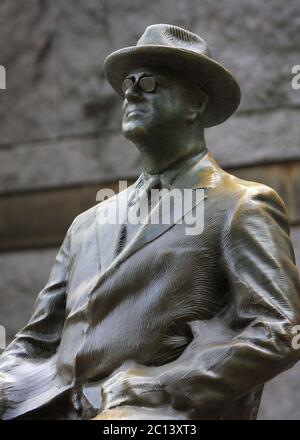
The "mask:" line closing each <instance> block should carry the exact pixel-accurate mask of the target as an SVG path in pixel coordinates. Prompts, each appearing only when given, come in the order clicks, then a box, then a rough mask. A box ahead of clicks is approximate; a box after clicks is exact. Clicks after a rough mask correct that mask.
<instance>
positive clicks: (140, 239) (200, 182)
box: [97, 152, 222, 270]
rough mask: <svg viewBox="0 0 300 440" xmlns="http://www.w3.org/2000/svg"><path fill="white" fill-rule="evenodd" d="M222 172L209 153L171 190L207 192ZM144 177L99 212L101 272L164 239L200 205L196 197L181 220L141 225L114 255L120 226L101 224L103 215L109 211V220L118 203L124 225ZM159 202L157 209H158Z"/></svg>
mask: <svg viewBox="0 0 300 440" xmlns="http://www.w3.org/2000/svg"><path fill="white" fill-rule="evenodd" d="M221 173H222V170H221V169H220V168H219V166H218V165H217V163H216V162H215V160H214V158H213V156H212V155H211V153H209V152H207V153H206V154H204V156H203V157H202V158H200V159H198V160H197V161H193V162H192V163H191V166H189V167H188V169H187V170H186V171H185V172H184V173H183V174H180V175H179V176H177V178H176V179H175V180H174V182H173V184H172V186H171V189H175V188H178V189H187V188H189V189H198V188H199V189H204V190H205V189H209V188H213V187H215V186H216V185H217V184H218V182H219V180H220V178H221ZM141 178H143V173H142V175H141V176H139V178H138V179H137V181H136V182H135V183H134V184H133V185H131V186H130V187H128V188H127V189H126V190H124V191H122V192H121V193H119V194H117V195H116V196H114V197H113V198H111V199H109V200H108V201H107V203H105V204H103V203H102V204H100V205H99V207H98V209H97V234H98V240H99V255H100V265H101V266H102V270H106V269H109V268H113V267H114V266H117V265H118V264H120V263H121V262H122V261H124V260H125V259H127V258H128V257H129V256H130V255H132V254H133V253H134V252H136V251H137V250H138V249H140V248H141V247H143V246H145V245H146V244H147V243H149V242H150V241H153V240H154V239H156V238H158V237H159V236H161V235H162V234H163V233H165V232H166V231H167V230H168V229H170V228H171V227H172V226H173V225H174V224H175V223H176V222H178V221H179V220H180V219H181V218H182V217H183V215H185V214H187V213H188V212H189V211H190V210H191V209H193V207H194V206H196V205H197V203H200V202H201V200H200V201H199V200H198V202H197V198H194V200H193V204H192V206H191V208H190V209H189V211H186V212H184V213H182V214H181V215H180V216H179V217H178V218H175V217H174V218H173V221H172V222H171V223H170V224H151V223H150V222H149V223H146V224H144V225H141V228H140V229H139V230H138V232H137V234H136V236H135V237H134V238H133V239H132V241H131V242H130V243H128V245H126V246H125V248H124V249H123V251H122V252H121V253H120V254H119V255H117V256H115V248H116V246H117V243H118V240H119V235H120V229H121V224H109V223H108V224H103V223H104V222H103V220H102V221H101V217H102V216H103V214H104V210H106V218H110V216H111V215H113V214H114V211H113V210H115V203H118V209H119V210H120V212H119V217H118V219H119V220H120V223H122V222H123V223H124V222H125V221H126V220H125V219H126V216H127V209H128V201H130V200H131V198H132V197H134V194H135V192H136V189H137V188H139V185H140V181H141ZM208 196H209V192H206V193H205V197H204V198H207V197H208ZM202 202H203V200H202ZM160 203H161V202H160ZM160 203H159V204H158V206H157V207H156V209H159V206H160ZM102 205H103V206H102Z"/></svg>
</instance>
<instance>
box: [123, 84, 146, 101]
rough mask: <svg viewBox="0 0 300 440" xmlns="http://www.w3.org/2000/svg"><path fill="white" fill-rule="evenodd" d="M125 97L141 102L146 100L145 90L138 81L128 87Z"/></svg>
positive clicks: (128, 99)
mask: <svg viewBox="0 0 300 440" xmlns="http://www.w3.org/2000/svg"><path fill="white" fill-rule="evenodd" d="M125 98H126V99H127V101H128V102H141V101H143V100H144V95H143V91H142V90H141V89H140V88H139V85H138V82H137V81H136V82H135V83H134V84H132V85H131V86H130V87H128V89H127V90H126V92H125Z"/></svg>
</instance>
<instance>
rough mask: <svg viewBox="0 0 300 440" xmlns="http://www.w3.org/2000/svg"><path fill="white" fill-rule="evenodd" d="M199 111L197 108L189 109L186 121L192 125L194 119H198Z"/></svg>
mask: <svg viewBox="0 0 300 440" xmlns="http://www.w3.org/2000/svg"><path fill="white" fill-rule="evenodd" d="M199 113H200V111H199V109H198V108H191V109H189V110H188V111H187V112H186V120H187V121H188V122H190V123H193V122H195V121H196V119H197V118H198V117H199Z"/></svg>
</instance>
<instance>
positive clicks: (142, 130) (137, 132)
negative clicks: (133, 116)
mask: <svg viewBox="0 0 300 440" xmlns="http://www.w3.org/2000/svg"><path fill="white" fill-rule="evenodd" d="M122 131H123V134H124V136H125V138H126V139H129V140H130V141H132V142H140V141H142V140H143V139H145V137H146V136H147V129H146V127H145V126H143V125H134V126H129V127H128V126H127V125H124V124H123V126H122Z"/></svg>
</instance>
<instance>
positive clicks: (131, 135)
mask: <svg viewBox="0 0 300 440" xmlns="http://www.w3.org/2000/svg"><path fill="white" fill-rule="evenodd" d="M122 90H123V93H124V101H123V120H122V130H123V133H124V135H125V137H127V138H128V139H130V140H132V141H137V142H143V139H144V138H145V137H147V138H149V137H151V138H152V139H157V138H159V137H162V136H163V133H164V132H168V133H172V134H173V135H175V136H176V133H181V134H182V133H185V132H186V130H189V129H190V128H191V126H192V125H197V126H198V127H199V128H201V127H203V124H204V115H205V108H206V105H207V103H208V100H209V97H208V95H207V93H205V91H204V90H202V89H201V87H200V86H199V85H197V84H193V83H192V78H190V80H189V79H188V78H187V77H184V73H183V72H177V71H174V69H168V68H163V67H140V68H136V69H134V70H132V71H131V72H130V73H129V74H128V75H127V76H126V78H125V79H124V81H123V84H122Z"/></svg>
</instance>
